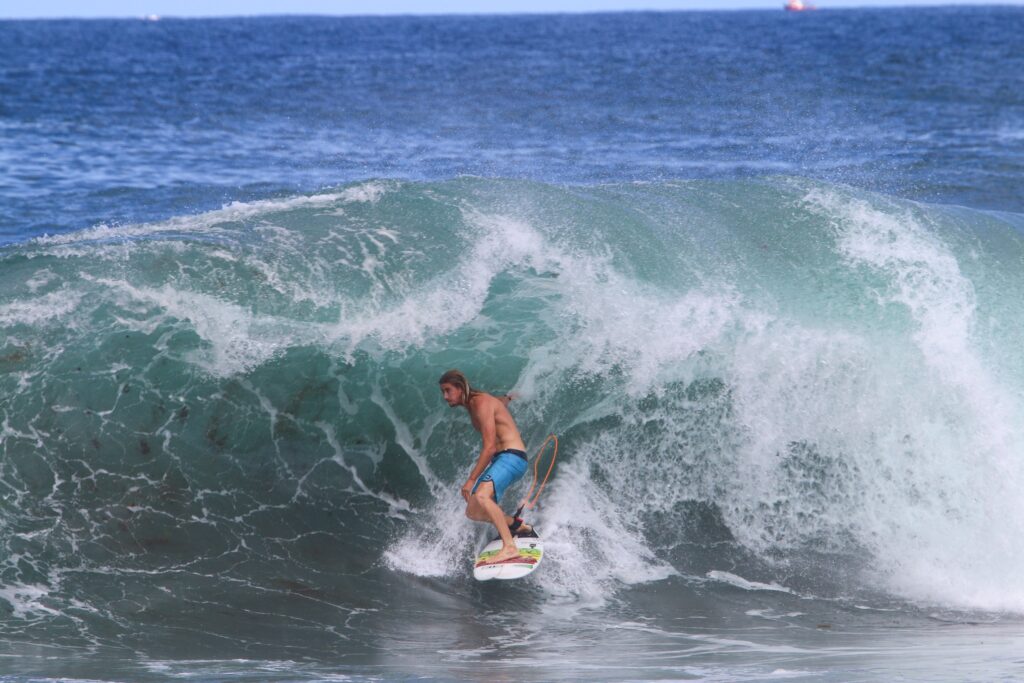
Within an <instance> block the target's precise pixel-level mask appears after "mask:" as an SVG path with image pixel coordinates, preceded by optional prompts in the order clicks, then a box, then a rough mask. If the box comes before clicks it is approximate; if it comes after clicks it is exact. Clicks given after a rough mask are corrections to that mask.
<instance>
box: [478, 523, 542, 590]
mask: <svg viewBox="0 0 1024 683" xmlns="http://www.w3.org/2000/svg"><path fill="white" fill-rule="evenodd" d="M515 541H516V546H517V547H518V548H519V556H518V557H513V558H510V559H508V560H504V561H503V562H499V563H490V562H489V560H490V559H491V558H492V557H494V556H495V555H497V554H498V551H499V550H501V539H500V538H496V539H494V540H493V541H491V542H490V543H488V544H487V545H485V546H484V547H483V550H481V551H480V553H479V554H478V555H477V556H476V559H475V560H474V562H473V578H475V579H476V580H477V581H490V580H491V579H520V578H522V577H524V576H526V575H527V574H529V573H531V572H532V571H533V570H535V569H536V568H537V567H538V566H539V565H540V561H541V559H542V558H543V557H544V546H543V545H542V544H541V541H540V537H539V536H537V534H536V533H534V534H533V535H531V536H517V537H516V539H515Z"/></svg>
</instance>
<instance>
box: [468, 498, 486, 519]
mask: <svg viewBox="0 0 1024 683" xmlns="http://www.w3.org/2000/svg"><path fill="white" fill-rule="evenodd" d="M483 516H484V511H483V508H481V507H480V503H479V502H477V501H476V499H475V495H474V496H470V497H469V503H468V504H467V505H466V517H469V518H470V519H472V520H473V521H480V518H481V517H483Z"/></svg>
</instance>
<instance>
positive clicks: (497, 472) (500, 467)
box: [438, 370, 530, 562]
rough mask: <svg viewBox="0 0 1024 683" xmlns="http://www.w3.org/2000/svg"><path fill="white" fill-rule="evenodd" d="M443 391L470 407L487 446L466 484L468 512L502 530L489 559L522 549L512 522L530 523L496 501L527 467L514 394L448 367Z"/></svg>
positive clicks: (450, 399)
mask: <svg viewBox="0 0 1024 683" xmlns="http://www.w3.org/2000/svg"><path fill="white" fill-rule="evenodd" d="M438 383H439V384H440V385H441V395H442V396H443V397H444V400H445V401H446V402H447V403H448V405H449V406H451V407H452V408H456V407H458V406H463V407H464V408H465V409H466V410H467V411H469V418H470V420H472V422H473V427H474V428H475V429H476V430H477V431H478V432H480V437H481V438H482V439H483V446H482V447H481V449H480V456H479V457H478V458H477V459H476V464H475V465H474V466H473V469H472V470H471V471H470V473H469V478H468V479H466V483H465V484H463V485H462V497H463V498H465V499H466V516H467V517H469V518H470V519H472V520H474V521H477V522H490V523H491V524H493V525H494V526H495V528H497V530H498V534H499V535H500V536H501V543H502V548H501V551H500V552H499V553H498V554H497V555H495V556H494V557H493V558H492V559H491V562H501V561H503V560H507V559H510V558H513V557H516V556H518V555H519V549H518V548H517V547H516V544H515V541H514V540H513V539H512V530H511V529H510V528H509V527H511V526H512V525H513V524H514V523H515V522H516V521H518V522H519V525H518V526H517V529H521V530H522V532H523V533H529V532H530V527H529V526H527V525H525V524H523V523H522V520H516V519H513V518H512V517H510V516H508V515H506V514H505V513H504V512H502V509H501V506H499V505H498V502H499V501H500V500H501V496H502V494H503V493H505V489H507V488H508V487H509V486H510V485H512V484H514V483H515V482H517V481H519V479H521V478H522V476H523V475H524V474H525V473H526V446H525V445H524V444H523V438H522V437H521V436H520V435H519V429H518V428H516V423H515V421H514V420H513V419H512V414H511V413H510V412H509V411H508V407H507V406H508V402H509V401H511V400H512V398H511V397H510V396H504V397H502V398H496V397H494V396H491V395H490V394H485V393H484V392H482V391H476V390H475V389H473V388H471V387H470V386H469V381H468V380H467V379H466V376H465V375H463V374H462V373H461V372H459V371H458V370H449V371H448V372H446V373H444V374H443V375H441V379H440V380H439V382H438Z"/></svg>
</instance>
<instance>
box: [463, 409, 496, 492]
mask: <svg viewBox="0 0 1024 683" xmlns="http://www.w3.org/2000/svg"><path fill="white" fill-rule="evenodd" d="M470 411H471V412H472V414H473V418H474V421H475V422H476V423H477V425H479V427H480V438H481V439H482V440H483V445H482V446H481V447H480V456H479V457H478V458H477V459H476V464H475V465H474V466H473V469H472V470H471V471H470V473H469V478H468V479H467V480H466V483H465V484H463V485H462V497H463V498H465V499H466V500H469V495H470V492H471V491H472V490H473V485H474V484H475V483H476V480H477V479H478V478H479V477H480V475H481V474H483V473H484V470H485V469H487V465H489V464H490V462H491V458H492V457H494V452H495V451H496V450H497V447H498V446H497V444H498V437H497V432H498V428H497V425H496V424H495V422H494V404H492V403H491V402H490V401H480V404H479V405H478V406H473V407H471V408H470Z"/></svg>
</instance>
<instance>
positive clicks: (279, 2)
mask: <svg viewBox="0 0 1024 683" xmlns="http://www.w3.org/2000/svg"><path fill="white" fill-rule="evenodd" d="M805 1H806V0H805ZM810 2H811V3H812V4H816V5H817V6H818V7H819V8H821V9H829V8H840V7H906V6H911V5H918V6H924V5H953V4H956V5H992V4H1003V5H1024V0H1010V1H1009V2H1007V1H1006V0H1002V1H1000V0H810ZM783 4H784V0H491V1H490V2H468V1H467V0H88V1H85V0H33V1H32V2H22V1H20V0H0V18H3V19H28V18H55V17H142V16H147V15H160V16H176V17H183V16H184V17H210V16H251V15H258V14H333V15H353V14H355V15H359V14H384V15H387V14H483V13H486V14H491V13H516V12H519V13H534V12H610V11H619V10H708V9H712V10H714V9H721V10H726V9H730V10H732V9H780V8H781V7H782V5H783Z"/></svg>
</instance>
